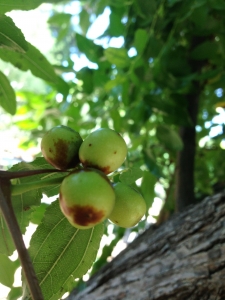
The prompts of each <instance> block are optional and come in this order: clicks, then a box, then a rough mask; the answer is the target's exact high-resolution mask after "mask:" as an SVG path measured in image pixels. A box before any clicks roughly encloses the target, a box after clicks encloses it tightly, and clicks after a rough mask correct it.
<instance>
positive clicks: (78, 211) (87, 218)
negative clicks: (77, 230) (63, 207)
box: [67, 205, 105, 226]
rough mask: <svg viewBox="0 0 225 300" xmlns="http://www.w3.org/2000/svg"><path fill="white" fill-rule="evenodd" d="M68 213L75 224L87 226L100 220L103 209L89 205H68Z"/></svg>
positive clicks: (102, 216) (102, 215)
mask: <svg viewBox="0 0 225 300" xmlns="http://www.w3.org/2000/svg"><path fill="white" fill-rule="evenodd" d="M67 210H68V215H69V216H72V218H73V221H74V223H75V224H77V225H80V226H89V225H92V224H97V223H99V222H101V220H102V219H103V218H104V215H105V214H104V211H103V210H97V209H96V208H94V207H93V206H91V205H85V206H82V205H74V206H73V207H68V208H67Z"/></svg>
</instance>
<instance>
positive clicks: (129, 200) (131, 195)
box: [109, 182, 146, 228]
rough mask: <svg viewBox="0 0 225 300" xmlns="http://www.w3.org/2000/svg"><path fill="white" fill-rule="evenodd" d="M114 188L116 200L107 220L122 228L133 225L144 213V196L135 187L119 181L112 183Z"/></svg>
mask: <svg viewBox="0 0 225 300" xmlns="http://www.w3.org/2000/svg"><path fill="white" fill-rule="evenodd" d="M114 190H115V194H116V202H115V205H114V208H113V211H112V213H111V215H110V216H109V220H110V221H111V222H113V223H114V224H116V225H118V226H120V227H124V228H129V227H133V226H135V225H136V224H137V223H138V222H139V221H140V220H141V218H142V217H143V216H144V214H145V213H146V203H145V200H144V198H143V197H142V196H141V194H139V193H138V192H137V191H136V190H135V189H133V188H131V187H130V186H128V185H126V184H124V183H121V182H118V183H115V184H114Z"/></svg>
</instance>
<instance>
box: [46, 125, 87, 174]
mask: <svg viewBox="0 0 225 300" xmlns="http://www.w3.org/2000/svg"><path fill="white" fill-rule="evenodd" d="M82 142H83V140H82V138H81V136H80V134H79V133H78V132H76V131H75V130H73V129H72V128H70V127H67V126H63V125H59V126H56V127H53V128H52V129H50V130H49V131H48V132H46V133H45V135H44V136H43V138H42V140H41V152H42V154H43V156H44V158H45V159H46V160H47V162H49V163H50V164H51V165H53V166H54V167H55V168H56V169H60V170H67V169H70V168H74V167H76V165H77V164H78V163H79V162H80V161H79V155H78V153H79V148H80V145H81V144H82Z"/></svg>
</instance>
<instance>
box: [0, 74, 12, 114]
mask: <svg viewBox="0 0 225 300" xmlns="http://www.w3.org/2000/svg"><path fill="white" fill-rule="evenodd" d="M0 105H1V106H2V107H3V108H4V110H5V111H7V112H8V113H10V114H11V115H14V114H15V113H16V95H15V92H14V89H13V88H12V87H11V85H10V82H9V81H8V79H7V77H6V76H5V75H4V74H3V73H2V72H0Z"/></svg>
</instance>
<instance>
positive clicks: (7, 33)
mask: <svg viewBox="0 0 225 300" xmlns="http://www.w3.org/2000/svg"><path fill="white" fill-rule="evenodd" d="M0 5H1V4H0ZM0 48H6V49H10V50H14V51H19V52H26V50H27V42H26V40H25V38H24V35H23V34H22V32H21V30H20V29H19V28H18V27H16V25H15V24H14V22H13V21H12V19H11V18H10V17H8V16H5V15H2V14H0Z"/></svg>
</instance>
